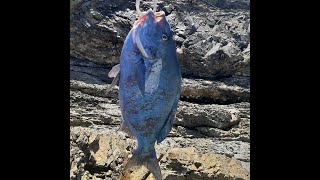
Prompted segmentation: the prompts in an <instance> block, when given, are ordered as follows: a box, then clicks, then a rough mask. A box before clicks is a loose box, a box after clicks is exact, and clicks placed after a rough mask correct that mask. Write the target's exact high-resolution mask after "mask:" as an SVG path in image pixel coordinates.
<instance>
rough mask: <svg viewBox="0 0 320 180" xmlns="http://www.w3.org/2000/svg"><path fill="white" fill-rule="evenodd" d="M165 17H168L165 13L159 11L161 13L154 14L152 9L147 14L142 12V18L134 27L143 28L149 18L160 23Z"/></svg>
mask: <svg viewBox="0 0 320 180" xmlns="http://www.w3.org/2000/svg"><path fill="white" fill-rule="evenodd" d="M165 16H166V13H165V12H164V11H159V12H155V13H153V11H152V10H151V9H149V10H148V11H147V12H142V13H141V16H140V17H139V19H138V20H137V21H136V22H135V23H134V25H133V26H134V27H135V26H137V25H139V26H140V27H142V26H143V25H144V23H145V22H146V20H147V19H148V18H153V21H154V22H157V23H158V22H160V21H161V20H162V19H163V18H164V17H165Z"/></svg>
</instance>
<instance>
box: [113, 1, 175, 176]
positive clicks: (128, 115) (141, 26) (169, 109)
mask: <svg viewBox="0 0 320 180" xmlns="http://www.w3.org/2000/svg"><path fill="white" fill-rule="evenodd" d="M139 4H140V1H139V0H137V1H136V9H137V12H138V13H139V14H140V17H139V19H138V20H137V21H136V22H135V23H134V25H133V28H132V29H131V30H130V32H129V34H128V35H127V37H126V40H125V42H124V45H123V48H122V52H121V56H120V65H116V66H115V67H113V68H112V70H111V71H110V72H109V77H114V80H113V82H112V85H111V88H112V86H114V85H115V84H116V83H117V81H118V80H119V100H120V108H121V121H122V122H121V127H120V129H121V130H122V131H124V132H127V133H128V134H130V135H131V136H132V137H135V138H136V139H137V143H138V146H137V149H136V150H135V151H134V153H133V155H132V157H131V158H130V159H129V160H128V162H127V164H126V165H125V168H124V171H125V170H127V169H129V168H130V167H132V166H140V165H144V166H145V167H146V168H147V169H148V170H149V171H150V172H151V173H152V174H153V175H154V177H155V178H156V179H157V180H160V179H161V170H160V166H159V163H158V160H157V158H156V151H155V148H154V145H155V142H157V143H158V144H159V143H160V142H161V141H163V140H164V139H165V138H166V136H167V135H168V133H169V132H170V130H171V128H172V123H173V120H174V118H175V114H176V110H177V104H178V101H179V97H180V90H181V72H180V65H179V62H178V59H177V56H176V44H175V40H174V39H173V32H172V31H171V28H170V25H169V23H168V22H167V20H166V17H165V13H164V12H163V11H160V12H156V5H157V1H156V0H153V4H154V8H153V10H151V9H149V10H148V11H147V12H140V10H139Z"/></svg>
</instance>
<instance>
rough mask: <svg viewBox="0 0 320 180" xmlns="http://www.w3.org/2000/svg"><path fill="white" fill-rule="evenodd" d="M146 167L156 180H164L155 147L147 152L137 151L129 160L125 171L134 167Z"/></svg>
mask: <svg viewBox="0 0 320 180" xmlns="http://www.w3.org/2000/svg"><path fill="white" fill-rule="evenodd" d="M142 165H143V166H145V167H146V168H147V169H148V170H149V171H150V172H151V173H152V174H153V176H154V177H155V179H156V180H162V176H161V169H160V166H159V163H158V160H157V156H156V151H155V149H154V147H153V148H152V149H149V150H148V151H147V152H145V151H142V150H141V149H139V148H138V149H137V150H136V151H135V152H134V153H133V155H132V157H131V158H130V159H129V160H128V162H127V164H126V166H125V167H124V171H126V170H128V169H130V168H131V167H134V166H142Z"/></svg>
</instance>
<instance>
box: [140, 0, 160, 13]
mask: <svg viewBox="0 0 320 180" xmlns="http://www.w3.org/2000/svg"><path fill="white" fill-rule="evenodd" d="M152 2H153V13H155V12H156V10H157V3H158V0H152ZM139 7H140V0H136V11H137V13H138V15H139V16H140V15H141V14H142V13H141V11H140V8H139Z"/></svg>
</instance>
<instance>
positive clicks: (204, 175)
mask: <svg viewBox="0 0 320 180" xmlns="http://www.w3.org/2000/svg"><path fill="white" fill-rule="evenodd" d="M249 3H250V2H249V1H248V0H203V1H202V0H201V1H191V0H176V1H174V0H163V1H159V3H158V10H163V11H165V12H166V15H167V19H168V21H169V23H170V24H171V27H172V30H173V31H174V32H175V39H176V41H177V54H178V57H179V61H180V63H181V69H182V75H183V80H182V94H181V98H180V102H179V106H178V112H177V116H176V119H175V121H174V127H173V129H172V131H171V132H170V134H169V136H168V137H167V138H166V139H165V140H164V141H163V142H162V143H161V144H160V145H156V151H157V154H158V156H161V157H159V158H161V160H160V166H161V170H162V173H163V178H164V179H165V180H169V179H250V12H249ZM149 7H151V1H142V2H141V9H142V10H146V9H148V8H149ZM137 17H138V16H137V15H136V13H135V0H71V1H70V126H71V127H70V131H71V132H70V179H72V180H73V179H74V180H75V179H81V180H86V179H119V178H120V176H121V172H122V171H121V170H122V168H123V165H124V163H125V162H126V159H127V157H128V156H130V153H131V152H132V150H133V149H134V148H135V145H136V142H135V141H134V140H132V139H130V138H129V137H128V136H127V135H126V134H125V133H122V132H120V131H118V128H119V122H120V119H119V117H120V109H119V103H118V90H117V87H116V88H114V89H113V90H112V91H111V92H110V93H109V94H107V95H106V93H105V92H106V88H107V87H109V84H110V83H111V81H112V79H110V78H108V77H107V74H108V72H109V71H110V69H111V67H112V66H113V65H115V64H118V63H119V56H120V53H121V48H122V44H123V42H124V39H125V37H126V35H127V33H128V32H129V30H130V29H131V27H132V24H133V22H134V21H135V20H136V19H137ZM125 176H126V177H131V179H152V175H149V174H148V172H147V170H146V169H145V168H137V169H133V172H131V173H128V174H126V175H125Z"/></svg>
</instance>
